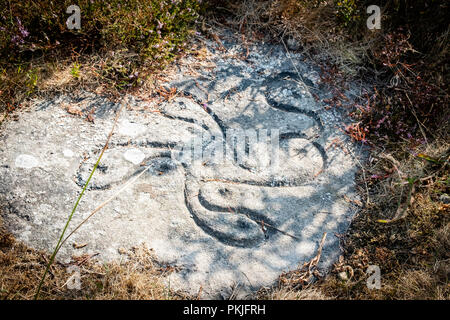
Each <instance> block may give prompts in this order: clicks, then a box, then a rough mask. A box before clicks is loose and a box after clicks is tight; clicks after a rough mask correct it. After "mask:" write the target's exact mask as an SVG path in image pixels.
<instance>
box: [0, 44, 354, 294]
mask: <svg viewBox="0 0 450 320" xmlns="http://www.w3.org/2000/svg"><path fill="white" fill-rule="evenodd" d="M224 46H225V48H226V51H225V52H222V51H220V50H219V49H218V47H217V45H216V44H215V43H212V42H209V41H206V48H207V52H208V55H207V58H206V62H205V61H204V60H202V61H199V60H197V59H196V58H195V57H193V56H187V57H185V58H184V59H183V60H182V61H181V62H180V63H179V66H178V71H177V72H176V73H175V74H172V75H171V76H170V77H169V76H168V77H167V81H166V82H165V83H164V84H163V85H164V87H166V88H167V89H169V88H177V90H178V91H177V95H175V96H174V97H172V98H171V99H168V100H167V99H160V98H161V97H158V96H155V95H154V96H152V97H151V99H150V97H149V99H143V98H137V97H134V96H129V97H127V101H128V104H127V108H126V109H124V111H123V112H122V114H121V116H120V119H119V121H118V127H117V128H116V131H115V133H114V135H113V137H112V140H111V143H110V147H109V149H108V150H107V151H106V152H105V154H104V156H103V159H102V161H101V163H100V166H99V167H98V169H97V171H96V173H95V174H94V176H93V179H92V180H91V184H90V186H89V188H88V190H87V192H86V194H85V196H84V197H83V198H82V200H81V202H80V205H79V209H78V211H77V213H76V214H75V216H74V219H73V221H72V223H71V226H70V227H69V229H71V228H74V227H75V226H76V225H77V224H78V223H80V222H81V221H82V220H83V219H84V218H85V217H86V216H87V215H89V214H90V213H91V211H92V210H93V209H95V208H96V207H97V206H98V205H99V204H100V203H102V202H103V201H105V200H106V199H108V198H109V197H110V196H111V195H112V194H113V193H114V192H115V191H116V190H117V189H118V188H120V187H121V186H122V185H124V184H125V183H126V182H127V181H129V180H130V179H131V178H132V177H135V176H136V175H138V174H139V173H141V172H142V170H145V169H146V168H148V170H147V171H146V172H145V173H144V174H143V176H141V177H140V178H139V179H138V180H137V181H136V182H135V183H134V184H133V185H132V186H131V187H129V188H127V189H126V190H125V191H123V192H122V193H120V194H119V195H118V196H117V197H116V198H115V199H114V200H112V201H111V202H110V203H108V204H107V205H106V206H105V207H104V208H103V209H102V210H101V211H100V212H98V213H97V214H96V215H95V216H94V217H93V218H92V219H91V220H89V222H88V223H86V224H85V225H84V226H83V227H82V228H81V229H80V230H79V231H77V233H75V234H74V236H73V237H72V238H71V240H70V241H69V242H68V243H67V244H66V245H65V246H64V247H63V248H62V249H61V251H60V253H59V259H63V260H64V259H69V258H70V256H72V255H79V254H82V253H91V254H93V253H99V255H98V258H99V259H100V260H101V261H111V260H118V259H122V256H121V255H120V253H119V248H130V247H133V246H136V245H139V244H141V243H145V244H146V245H147V246H148V247H149V248H153V249H154V251H155V253H156V255H157V256H158V258H159V259H160V260H161V261H164V262H166V263H170V264H174V265H177V266H179V267H180V271H178V272H175V273H172V274H171V275H170V276H169V277H168V279H167V281H168V283H170V287H171V288H176V289H183V290H186V291H188V292H190V293H194V294H195V293H197V292H198V291H199V288H200V287H202V290H203V297H204V298H218V297H226V296H227V295H228V294H229V293H230V290H231V286H232V285H239V286H240V288H241V291H240V292H241V296H242V297H244V296H245V295H246V294H248V293H249V292H251V291H252V290H253V291H254V290H257V289H258V288H260V287H261V286H268V285H271V284H273V283H274V281H276V279H277V277H278V276H279V275H280V273H281V272H283V271H287V270H290V269H294V268H296V267H297V266H298V265H299V264H302V263H303V262H305V261H307V260H309V259H311V258H312V257H314V256H315V254H316V250H317V248H318V244H319V242H320V239H321V238H322V235H323V233H324V232H327V238H326V242H325V245H324V248H323V254H322V258H321V262H320V266H321V268H327V267H329V266H330V265H331V263H332V262H333V261H334V260H335V259H336V258H337V257H338V255H339V254H340V251H339V240H338V238H337V237H336V234H341V233H344V232H345V231H346V229H347V227H348V225H349V224H350V221H351V218H352V215H353V213H354V209H352V208H351V207H350V204H349V203H348V202H347V201H346V200H345V199H344V195H345V196H347V197H348V198H353V199H356V198H357V195H356V193H355V185H354V183H355V182H354V177H355V173H356V170H357V167H356V162H355V161H356V160H355V158H354V157H355V156H359V154H360V152H359V151H358V150H357V149H356V148H355V146H353V145H352V144H351V143H350V142H349V141H348V140H347V138H346V137H345V136H343V135H342V133H341V132H340V130H339V129H338V128H339V127H342V123H341V122H342V118H341V116H340V115H339V114H338V113H337V112H336V111H333V110H325V109H324V108H323V106H322V105H321V104H319V103H318V102H317V101H316V99H314V98H313V95H312V93H311V92H312V91H314V92H315V93H316V94H317V95H319V96H320V97H325V96H327V95H328V94H329V90H328V89H326V88H324V87H323V86H322V85H321V84H320V83H319V76H318V71H317V69H316V68H314V66H311V65H308V64H307V63H305V62H303V61H302V56H301V55H298V54H292V53H291V58H289V57H287V56H286V54H285V52H284V49H283V48H282V47H280V46H275V45H267V44H260V45H255V46H253V47H252V48H251V49H250V50H249V55H248V56H247V57H246V58H245V57H244V58H242V54H241V52H242V50H243V48H242V47H240V45H239V44H237V43H235V42H233V41H231V40H230V41H226V40H225V41H224ZM244 51H245V50H244ZM193 68H195V70H193ZM66 105H71V106H74V107H77V108H79V109H80V110H82V111H83V112H85V113H91V114H93V116H94V119H95V122H94V123H91V122H88V121H85V120H84V119H82V118H80V117H77V116H73V115H71V114H69V113H67V111H66V110H65V108H64V106H66ZM118 108H119V104H118V103H112V102H110V101H108V100H106V99H105V98H103V97H100V96H97V95H95V94H93V93H88V92H85V93H83V94H82V95H79V96H76V97H72V96H69V95H61V96H59V97H57V98H55V99H52V100H45V101H34V102H33V103H31V104H30V107H29V108H27V109H26V110H22V111H20V112H19V113H18V115H19V120H18V121H6V122H4V123H3V124H2V126H1V128H0V179H1V183H0V209H1V210H0V212H1V213H2V218H3V220H4V221H5V224H6V226H7V227H8V229H9V230H10V231H11V232H12V233H13V234H14V235H15V236H16V237H17V238H18V239H19V240H22V241H24V242H25V243H27V244H28V245H30V246H32V247H35V248H38V249H45V250H52V249H53V248H54V246H55V244H56V242H57V239H58V237H59V235H60V232H61V230H62V228H63V226H64V224H65V221H66V219H67V217H68V215H69V214H70V212H71V209H72V207H73V204H74V201H75V200H76V198H77V196H78V194H79V193H80V191H81V189H82V186H83V185H84V183H85V182H86V179H87V178H88V176H89V174H90V171H91V170H92V168H93V166H94V163H95V162H96V160H97V157H98V155H99V152H100V150H101V149H102V147H103V144H104V143H105V141H106V137H107V135H108V133H109V131H110V130H111V128H112V125H113V119H114V116H115V113H116V112H117V110H118ZM233 129H234V131H233ZM255 134H256V136H255ZM266 138H267V139H266ZM271 139H272V140H271ZM337 139H339V141H340V146H339V147H337V146H336V144H335V143H334V142H335V141H337ZM191 146H194V151H195V150H197V153H195V152H194V153H193V154H191V153H190V152H191V149H190V147H191ZM221 148H222V149H223V150H224V152H221V151H222V149H221ZM274 148H275V149H274ZM199 150H200V151H199ZM198 153H199V154H200V156H198ZM205 155H206V156H205ZM209 155H211V156H209ZM274 155H275V156H274ZM281 231H282V232H281ZM73 242H77V243H87V246H86V247H84V248H82V249H74V248H73V247H72V246H71V245H70V244H71V243H73Z"/></svg>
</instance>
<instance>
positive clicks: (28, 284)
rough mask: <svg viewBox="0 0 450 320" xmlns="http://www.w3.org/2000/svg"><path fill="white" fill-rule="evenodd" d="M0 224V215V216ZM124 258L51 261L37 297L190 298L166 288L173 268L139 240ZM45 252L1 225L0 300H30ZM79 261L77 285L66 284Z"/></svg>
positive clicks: (124, 254)
mask: <svg viewBox="0 0 450 320" xmlns="http://www.w3.org/2000/svg"><path fill="white" fill-rule="evenodd" d="M0 223H1V220H0ZM121 254H122V255H123V257H124V259H123V261H122V262H120V263H119V262H117V263H109V264H103V265H102V264H98V263H96V261H95V257H90V256H74V257H72V260H71V262H70V263H68V264H63V263H61V262H57V263H54V264H53V265H52V266H51V269H50V273H49V276H48V277H47V279H46V281H45V283H44V285H43V287H42V290H41V293H40V296H39V298H40V299H52V300H54V299H89V300H105V299H107V300H111V299H118V300H122V299H145V300H173V299H188V298H189V296H187V295H185V294H183V293H182V292H175V291H173V290H171V289H170V288H168V287H167V285H166V283H165V279H166V276H167V275H168V274H170V272H172V271H173V269H172V268H171V267H170V266H165V265H161V264H159V263H158V262H157V261H156V259H155V256H154V255H153V252H152V251H151V250H150V249H148V248H147V247H145V246H143V245H141V246H139V247H136V248H132V249H131V250H128V251H127V250H123V252H121ZM49 258H50V255H49V254H48V253H45V252H42V251H37V250H34V249H31V248H29V247H27V246H25V245H24V244H22V243H20V242H18V241H16V240H15V239H14V238H13V237H12V236H11V235H10V234H9V233H8V232H7V231H6V230H5V229H4V228H3V227H0V275H1V277H0V300H3V299H33V298H34V295H35V294H36V288H37V286H38V284H39V281H40V279H41V277H42V274H43V273H44V270H45V267H46V266H47V264H48V261H49ZM71 266H77V267H79V270H80V276H81V290H77V289H70V286H69V288H68V283H70V280H69V279H70V277H71V276H72V275H73V270H71V269H70V267H71Z"/></svg>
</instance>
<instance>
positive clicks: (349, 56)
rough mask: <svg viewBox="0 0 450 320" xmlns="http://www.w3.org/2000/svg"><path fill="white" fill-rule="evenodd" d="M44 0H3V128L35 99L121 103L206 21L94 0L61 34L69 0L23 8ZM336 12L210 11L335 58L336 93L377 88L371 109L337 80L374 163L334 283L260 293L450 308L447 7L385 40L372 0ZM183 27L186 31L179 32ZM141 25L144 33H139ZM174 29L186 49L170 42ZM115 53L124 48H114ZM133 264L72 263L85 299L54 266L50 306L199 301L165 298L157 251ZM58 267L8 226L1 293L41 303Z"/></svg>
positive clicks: (246, 31) (345, 4)
mask: <svg viewBox="0 0 450 320" xmlns="http://www.w3.org/2000/svg"><path fill="white" fill-rule="evenodd" d="M157 2H158V3H159V1H153V2H152V3H154V4H155V3H157ZM182 2H183V5H185V9H186V11H189V10H188V8H190V9H191V10H192V11H194V12H198V10H199V7H198V4H197V3H196V2H194V1H182ZM431 2H433V3H432V4H431ZM38 3H39V4H40V3H41V2H39V1H30V2H20V3H19V2H14V3H13V2H10V1H6V0H5V1H3V0H0V4H1V5H2V7H4V8H8V10H6V11H5V13H3V15H2V16H0V28H1V29H2V30H7V31H8V32H6V33H2V35H1V37H0V54H1V55H2V59H1V60H0V61H1V62H0V63H1V64H0V79H1V83H0V104H1V105H0V123H1V121H2V117H5V116H6V115H7V113H6V112H5V111H7V112H9V111H13V110H14V109H15V108H17V107H19V106H20V103H21V102H22V101H23V99H26V98H27V97H29V96H32V95H35V94H45V95H47V94H50V93H54V92H61V91H67V90H70V89H71V88H82V87H83V88H93V89H94V90H97V91H98V92H110V93H114V94H116V95H117V94H118V93H120V92H123V91H121V90H124V89H125V90H129V89H133V88H144V89H148V88H150V87H151V81H149V80H148V79H149V78H148V77H147V75H149V74H150V73H151V71H154V70H160V69H161V67H163V66H164V65H166V64H167V63H168V61H171V60H172V59H173V58H175V57H176V56H177V54H178V50H179V49H181V50H182V48H183V47H185V42H184V40H185V39H186V37H187V36H188V35H189V34H190V33H192V32H193V28H192V26H193V22H194V21H195V19H196V15H194V14H192V15H190V14H187V13H186V15H179V14H180V12H179V11H177V12H178V13H176V14H175V15H176V17H177V19H173V20H167V21H165V22H164V21H162V20H161V19H160V18H159V16H158V14H156V15H154V14H153V13H152V15H151V16H152V17H153V18H152V19H147V17H148V14H149V13H148V12H146V10H147V9H144V8H142V9H138V10H137V12H138V13H139V14H137V15H130V13H129V11H127V10H126V8H127V7H126V6H123V10H116V11H114V12H113V11H112V10H110V8H107V7H104V6H101V5H99V4H97V2H95V1H94V3H95V5H94V6H93V7H91V9H87V12H90V13H89V14H91V17H92V19H91V20H89V18H87V17H86V18H84V20H83V21H84V22H82V23H83V28H85V29H83V31H82V32H80V33H77V32H69V31H67V30H65V28H64V23H65V19H66V18H67V16H68V15H67V14H65V13H64V11H65V8H66V7H67V6H68V5H69V4H71V3H69V4H67V1H53V2H52V3H53V6H54V7H51V8H48V9H49V10H48V11H47V12H46V13H45V14H44V15H42V14H41V13H40V12H39V11H38V10H30V8H27V6H36V5H38ZM42 3H47V2H46V1H43V2H42ZM79 3H80V7H82V11H85V9H86V8H89V7H90V5H89V3H90V1H80V2H79ZM120 3H121V1H115V2H114V3H113V4H115V5H117V4H120ZM139 3H140V1H137V0H136V1H131V2H130V4H128V6H133V5H135V6H137V8H139ZM167 3H169V2H167ZM217 3H220V6H218V5H216V4H217ZM339 3H340V4H338V2H337V1H336V2H333V1H313V2H305V1H294V0H277V1H273V2H272V3H271V4H270V3H269V2H268V1H256V0H246V1H239V2H238V1H214V3H213V6H216V7H222V8H224V12H222V13H221V14H217V11H215V12H214V14H213V15H212V16H209V17H208V19H209V20H208V21H209V23H211V24H212V22H211V20H217V22H219V23H220V24H226V25H228V26H231V27H234V28H235V30H237V32H240V33H241V34H242V37H243V39H245V40H248V39H249V38H254V39H258V38H263V36H262V33H263V32H265V31H267V30H269V31H270V32H271V34H272V35H274V36H273V39H274V40H275V41H280V42H282V43H284V44H286V45H289V43H288V41H294V42H297V43H298V44H300V47H299V49H298V50H301V51H303V52H304V53H305V54H306V55H308V56H310V57H311V58H313V59H317V60H318V61H322V62H324V61H327V64H324V73H323V79H324V80H325V81H330V82H333V83H335V84H338V83H339V82H342V81H341V80H342V79H344V78H345V77H353V76H362V77H366V78H372V79H375V81H374V83H373V87H374V90H373V92H370V93H369V92H368V93H367V96H368V98H369V99H368V101H369V102H370V104H369V105H353V106H347V105H346V104H345V99H343V98H342V97H339V88H338V85H336V87H337V90H336V92H335V93H336V94H335V98H334V99H332V100H330V101H324V103H328V104H329V105H330V107H335V108H341V109H344V110H348V112H349V114H350V115H351V116H352V117H353V118H354V119H355V125H353V126H350V127H347V128H343V129H345V130H346V131H347V133H348V134H349V135H350V136H352V137H353V138H354V139H355V140H357V141H359V142H360V143H365V144H367V145H369V146H370V148H371V149H372V152H371V156H370V158H369V161H368V162H367V163H365V164H364V169H363V170H364V171H365V181H363V180H364V178H363V175H362V174H360V175H359V176H358V178H357V179H358V182H359V185H360V187H361V196H362V200H363V201H361V204H355V205H357V206H359V209H360V211H359V213H358V215H357V216H356V217H355V219H354V221H353V223H352V225H351V227H350V229H349V230H348V233H347V234H346V235H342V244H343V248H344V253H343V256H342V257H341V259H340V260H339V261H338V262H337V263H336V264H335V266H334V267H333V268H332V270H331V273H330V274H328V275H326V276H318V277H317V281H316V282H314V283H312V284H308V285H302V286H296V287H293V286H290V285H286V284H283V279H282V278H281V279H280V281H279V283H278V284H276V285H275V286H274V287H272V288H263V289H261V290H260V291H259V292H258V294H257V296H256V297H257V298H258V299H449V298H450V288H449V281H448V280H449V270H450V267H449V266H450V263H449V261H450V256H449V252H450V250H449V249H450V227H449V226H450V221H449V202H448V199H449V198H448V195H449V194H450V189H449V184H450V180H449V179H450V178H449V174H448V172H449V163H448V161H449V156H450V146H449V144H448V141H449V140H450V139H449V137H448V132H449V130H448V74H449V73H448V64H445V61H446V59H448V25H447V24H445V23H443V22H442V18H443V17H442V14H443V13H445V12H446V8H445V7H444V8H441V7H439V6H441V5H443V6H445V4H442V3H441V4H439V2H435V1H418V2H417V7H415V8H413V7H408V6H407V4H406V3H407V2H406V1H399V2H398V3H399V4H400V5H399V6H397V7H387V8H386V11H385V13H386V16H385V20H383V22H382V23H383V24H382V25H383V29H382V32H372V33H370V32H367V30H366V29H364V28H365V18H366V15H365V11H364V8H365V7H364V6H365V4H366V3H365V2H364V1H362V2H361V3H360V4H359V5H355V4H354V3H355V2H350V1H339ZM111 5H112V4H111ZM169 7H170V5H169V4H168V7H167V8H166V7H164V8H165V9H163V8H161V11H160V14H161V15H163V14H165V12H172V13H173V12H174V11H170V10H171V9H168V8H169ZM422 7H423V8H427V9H426V10H425V11H423V10H422V9H423V8H422ZM55 8H56V13H57V16H58V19H57V20H56V21H53V20H51V19H49V16H48V15H49V14H51V13H55V11H54V10H55ZM155 8H156V9H155V10H159V9H158V8H157V6H156V7H155ZM89 10H93V11H89ZM164 10H166V11H164ZM447 10H448V8H447ZM8 12H9V15H8ZM158 12H159V11H158ZM210 12H211V11H210ZM230 12H233V13H234V15H230ZM422 12H424V13H422ZM172 13H170V14H172ZM170 14H169V15H170ZM17 18H19V20H17ZM119 18H120V20H119ZM134 19H137V20H134ZM142 19H144V20H145V21H143V20H142ZM180 19H181V20H180ZM19 21H20V23H19ZM52 21H53V22H52ZM119 21H120V22H121V23H118V22H119ZM158 21H159V22H161V23H164V27H162V28H161V29H160V31H161V38H159V37H156V38H155V37H154V36H149V34H150V30H153V32H152V33H151V34H156V35H157V34H158V33H157V31H158V26H159V24H158ZM179 21H182V22H183V23H181V24H180V25H179V26H178V25H177V23H178V22H179ZM430 21H432V23H430ZM138 22H139V26H141V25H142V23H143V24H144V26H145V27H138V28H136V25H137V23H138ZM444 22H445V20H444ZM85 23H86V24H85ZM37 26H39V27H37ZM424 26H426V28H425V27H424ZM178 27H179V28H180V29H173V28H178ZM419 31H420V32H419ZM173 32H175V33H176V34H175V35H177V36H179V40H178V39H177V40H175V38H174V37H173V35H172V36H171V33H173ZM142 36H143V37H144V38H143V39H142V41H141V37H142ZM211 36H212V34H211ZM14 37H15V38H14ZM46 37H48V40H47V38H46ZM123 37H125V39H124V38H123ZM13 40H14V41H13ZM164 41H167V42H168V43H165V42H164ZM33 44H34V47H33ZM117 44H124V45H123V46H122V45H121V46H120V47H119V48H115V45H117ZM158 44H159V45H160V46H159V47H158V46H157V45H158ZM180 53H181V51H180ZM136 72H137V74H136ZM392 81H393V82H392ZM396 83H399V85H395V86H394V85H393V84H396ZM356 124H357V125H356ZM409 195H410V196H409ZM124 257H126V262H125V261H124V262H122V263H116V264H109V265H97V264H95V263H93V262H94V260H95V259H94V258H95V257H74V259H73V261H72V264H74V265H78V266H80V267H81V275H82V277H83V278H82V279H83V289H82V290H81V291H77V290H69V289H67V285H65V283H66V281H67V279H68V278H69V276H70V274H68V273H67V267H68V266H67V265H63V264H61V263H56V264H54V265H53V266H52V267H51V269H50V276H49V277H48V279H47V280H46V281H45V282H44V285H43V290H42V295H41V297H42V298H44V299H177V298H192V297H187V296H184V295H183V294H182V293H175V292H171V291H170V290H168V289H167V287H166V286H165V285H164V283H163V280H164V277H165V276H166V275H167V274H168V273H169V272H170V271H172V269H171V268H170V267H168V266H163V265H160V264H159V263H158V262H157V261H156V259H155V258H154V256H153V255H152V253H151V251H149V250H148V249H146V248H144V247H140V248H135V249H133V250H131V251H124ZM48 261H49V255H48V254H46V253H44V252H38V251H35V250H32V249H29V248H27V247H25V246H24V245H23V244H21V243H18V242H16V241H15V240H14V239H13V238H12V236H11V235H10V234H9V233H8V232H7V231H6V230H5V229H3V228H0V274H1V275H2V276H1V277H0V298H2V299H31V298H32V297H33V295H34V293H35V290H36V287H37V285H38V283H39V280H40V276H41V275H42V273H43V272H44V270H45V266H46V265H47V263H48ZM369 265H379V266H380V268H381V275H382V288H381V290H370V289H368V288H367V286H366V279H367V275H366V273H365V271H366V270H367V267H368V266H369Z"/></svg>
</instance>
